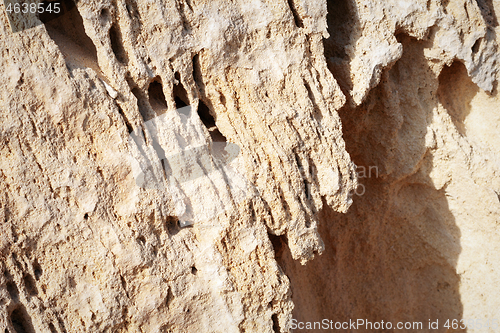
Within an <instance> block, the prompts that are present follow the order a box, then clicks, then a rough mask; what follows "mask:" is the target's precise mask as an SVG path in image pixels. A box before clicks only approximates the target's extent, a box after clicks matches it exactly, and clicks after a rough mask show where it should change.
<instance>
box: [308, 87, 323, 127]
mask: <svg viewBox="0 0 500 333" xmlns="http://www.w3.org/2000/svg"><path fill="white" fill-rule="evenodd" d="M304 86H305V87H306V90H307V95H308V97H309V100H311V103H312V105H313V110H314V112H313V116H314V118H315V119H316V120H318V121H321V119H322V118H323V115H322V114H321V110H320V108H319V106H318V104H317V103H316V97H314V93H313V91H312V89H311V86H310V85H309V83H307V82H306V80H304Z"/></svg>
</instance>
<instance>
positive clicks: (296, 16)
mask: <svg viewBox="0 0 500 333" xmlns="http://www.w3.org/2000/svg"><path fill="white" fill-rule="evenodd" d="M288 6H290V10H291V11H292V15H293V20H294V21H295V25H296V26H297V27H298V28H303V27H304V22H302V19H301V18H300V16H299V13H297V8H296V7H295V3H294V2H293V0H288Z"/></svg>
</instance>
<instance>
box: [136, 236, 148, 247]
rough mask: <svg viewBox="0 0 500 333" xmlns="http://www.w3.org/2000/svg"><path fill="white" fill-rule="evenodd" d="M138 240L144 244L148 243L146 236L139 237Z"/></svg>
mask: <svg viewBox="0 0 500 333" xmlns="http://www.w3.org/2000/svg"><path fill="white" fill-rule="evenodd" d="M137 241H139V242H140V243H141V244H142V245H144V244H146V238H144V236H139V237H137Z"/></svg>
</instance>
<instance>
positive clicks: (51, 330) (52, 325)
mask: <svg viewBox="0 0 500 333" xmlns="http://www.w3.org/2000/svg"><path fill="white" fill-rule="evenodd" d="M49 330H50V333H57V330H56V327H55V326H54V324H52V323H50V324H49Z"/></svg>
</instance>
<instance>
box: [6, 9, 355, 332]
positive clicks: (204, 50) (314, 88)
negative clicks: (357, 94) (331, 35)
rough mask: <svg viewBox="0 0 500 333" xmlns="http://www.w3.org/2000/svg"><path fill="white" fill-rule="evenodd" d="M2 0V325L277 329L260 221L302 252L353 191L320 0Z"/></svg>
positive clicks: (274, 275)
mask: <svg viewBox="0 0 500 333" xmlns="http://www.w3.org/2000/svg"><path fill="white" fill-rule="evenodd" d="M4 9H5V7H2V14H1V15H2V16H1V20H2V27H1V31H0V32H1V43H0V48H1V55H2V56H1V57H0V58H1V60H0V61H1V67H2V68H4V69H5V70H4V71H3V72H2V74H1V76H0V77H1V79H0V82H2V84H3V85H4V89H2V91H1V93H0V100H1V101H2V103H1V107H2V112H1V118H2V119H1V121H0V124H1V125H0V126H1V128H0V133H1V141H0V142H1V153H0V154H1V155H0V156H1V162H0V163H1V165H0V170H1V173H0V179H1V181H0V187H1V191H2V197H1V221H2V223H1V228H2V234H1V235H2V239H1V243H0V250H1V256H2V260H1V264H0V265H1V267H0V271H1V273H2V274H0V276H1V277H0V286H1V287H0V292H1V297H2V298H1V299H2V301H1V303H0V318H1V319H0V330H2V332H3V330H7V331H8V332H10V333H13V332H21V331H26V332H31V331H36V332H38V331H51V332H196V331H199V332H272V331H277V330H281V331H287V330H288V329H289V323H290V319H291V311H292V308H293V304H292V301H291V294H290V289H289V280H288V278H287V277H286V276H285V275H284V274H283V272H282V270H281V269H280V268H279V266H278V265H277V263H276V261H275V259H274V251H273V246H272V243H271V241H270V240H269V234H272V235H275V236H283V237H286V238H287V240H288V244H289V246H290V249H291V254H292V255H293V257H294V258H295V259H297V260H299V261H301V262H306V261H307V260H310V259H312V258H313V257H314V255H315V254H317V253H321V252H322V251H323V248H324V244H323V242H322V240H321V238H320V236H319V234H318V232H317V223H318V220H317V218H318V212H319V211H320V210H321V209H322V207H323V206H324V205H329V206H330V207H332V209H334V210H336V211H339V212H345V211H347V209H348V207H349V206H350V205H351V203H352V199H351V196H352V193H353V190H354V189H355V187H356V184H357V183H356V176H355V166H354V164H353V163H352V162H351V161H350V158H349V155H348V153H347V152H346V150H345V146H344V141H343V139H342V131H341V124H340V119H339V116H338V113H337V112H336V111H337V110H338V109H339V108H340V107H341V106H342V105H343V104H344V102H345V97H344V95H343V94H342V92H341V90H340V87H339V86H338V84H337V82H336V80H335V79H334V77H333V75H332V74H331V72H330V71H329V70H328V67H327V64H326V61H325V57H324V50H323V44H322V43H323V38H324V37H327V36H328V34H327V31H326V29H327V24H326V14H327V5H326V3H325V2H319V3H318V2H315V1H309V2H303V3H299V2H297V3H294V2H293V1H289V2H287V1H284V0H283V1H277V2H276V1H267V2H260V1H254V2H252V3H248V2H246V1H236V2H227V1H156V2H149V1H134V0H132V1H108V2H102V1H77V2H76V3H74V2H72V1H70V0H67V1H63V2H62V12H61V13H60V14H59V15H40V16H39V19H40V20H41V22H40V24H35V25H34V27H32V28H29V29H24V30H22V31H18V32H15V29H14V30H12V29H11V27H10V26H9V24H10V21H9V19H8V17H7V14H6V12H5V10H4ZM235 146H236V147H237V148H238V149H237V152H236V155H237V157H236V158H234V159H231V161H228V163H229V164H228V165H224V163H222V162H221V161H222V160H223V159H222V160H221V158H218V157H217V154H219V155H220V156H222V157H223V156H226V155H227V154H231V149H232V148H231V147H235ZM220 156H219V157H220Z"/></svg>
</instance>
